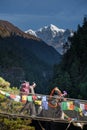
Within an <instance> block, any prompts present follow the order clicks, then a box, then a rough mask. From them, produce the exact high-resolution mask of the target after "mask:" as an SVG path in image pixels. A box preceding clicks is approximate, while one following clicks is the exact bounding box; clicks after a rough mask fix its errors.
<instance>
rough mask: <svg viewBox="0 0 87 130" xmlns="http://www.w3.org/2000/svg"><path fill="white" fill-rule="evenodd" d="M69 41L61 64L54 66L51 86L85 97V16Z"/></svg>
mask: <svg viewBox="0 0 87 130" xmlns="http://www.w3.org/2000/svg"><path fill="white" fill-rule="evenodd" d="M69 41H70V42H71V46H70V48H69V49H68V50H67V52H66V53H65V55H64V57H63V60H62V62H61V64H60V65H56V66H55V67H54V77H53V80H52V82H51V86H52V87H54V86H58V87H59V88H61V89H62V90H66V91H67V92H68V96H69V97H73V98H82V99H87V17H85V18H84V20H83V24H82V26H80V25H78V28H77V31H76V32H75V33H74V36H73V37H72V38H69Z"/></svg>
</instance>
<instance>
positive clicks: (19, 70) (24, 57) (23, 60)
mask: <svg viewBox="0 0 87 130" xmlns="http://www.w3.org/2000/svg"><path fill="white" fill-rule="evenodd" d="M60 60H61V55H60V54H59V53H58V52H57V51H56V50H55V49H54V48H53V47H50V46H48V45H47V44H46V43H44V42H43V41H42V40H40V39H39V38H36V37H35V36H32V35H29V34H26V33H24V32H22V31H21V30H20V29H19V28H17V27H15V26H14V25H12V24H11V23H9V22H7V21H2V20H0V76H2V77H3V78H5V79H6V80H8V81H10V82H11V83H12V85H19V81H20V80H29V81H30V82H33V81H36V82H37V84H38V87H39V86H40V87H43V86H44V87H45V85H46V84H47V82H48V79H49V78H50V77H51V76H52V66H53V65H54V64H56V63H59V62H60ZM38 87H37V90H38V91H39V88H38ZM45 90H46V88H45Z"/></svg>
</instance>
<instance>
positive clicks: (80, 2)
mask: <svg viewBox="0 0 87 130" xmlns="http://www.w3.org/2000/svg"><path fill="white" fill-rule="evenodd" d="M85 15H87V0H0V20H6V21H9V22H10V23H12V24H14V25H15V26H17V27H18V28H20V29H21V30H22V31H26V30H28V29H32V30H38V29H40V28H42V27H44V26H48V25H50V24H54V25H55V26H57V27H58V28H62V29H72V30H76V29H77V26H78V24H80V25H82V22H83V18H84V16H85Z"/></svg>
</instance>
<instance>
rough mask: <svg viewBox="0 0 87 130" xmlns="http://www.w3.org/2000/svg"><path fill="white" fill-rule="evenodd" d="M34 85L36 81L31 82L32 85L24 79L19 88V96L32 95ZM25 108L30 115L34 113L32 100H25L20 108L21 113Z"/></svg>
mask: <svg viewBox="0 0 87 130" xmlns="http://www.w3.org/2000/svg"><path fill="white" fill-rule="evenodd" d="M35 87H36V83H35V82H33V84H32V85H30V83H29V82H27V81H24V82H23V83H22V85H21V88H20V95H21V98H22V96H23V95H26V96H28V95H33V94H35V91H34V88H35ZM26 109H27V112H29V113H30V115H31V116H32V115H33V116H34V115H36V110H35V106H34V103H33V102H29V101H28V100H27V101H26V103H25V105H24V107H23V108H22V109H21V110H20V113H23V111H24V110H26Z"/></svg>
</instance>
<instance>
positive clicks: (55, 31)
mask: <svg viewBox="0 0 87 130" xmlns="http://www.w3.org/2000/svg"><path fill="white" fill-rule="evenodd" d="M25 33H29V34H31V35H34V36H36V37H39V38H41V39H42V40H43V41H44V42H46V43H47V44H48V45H50V46H53V47H54V48H55V49H56V50H57V51H58V52H59V53H60V54H63V45H64V44H65V43H66V42H67V41H68V37H71V36H73V31H72V30H69V29H66V30H64V29H60V28H58V27H57V26H55V25H53V24H50V25H49V26H44V27H42V28H40V29H38V30H37V31H33V30H32V29H29V30H27V31H25Z"/></svg>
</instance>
